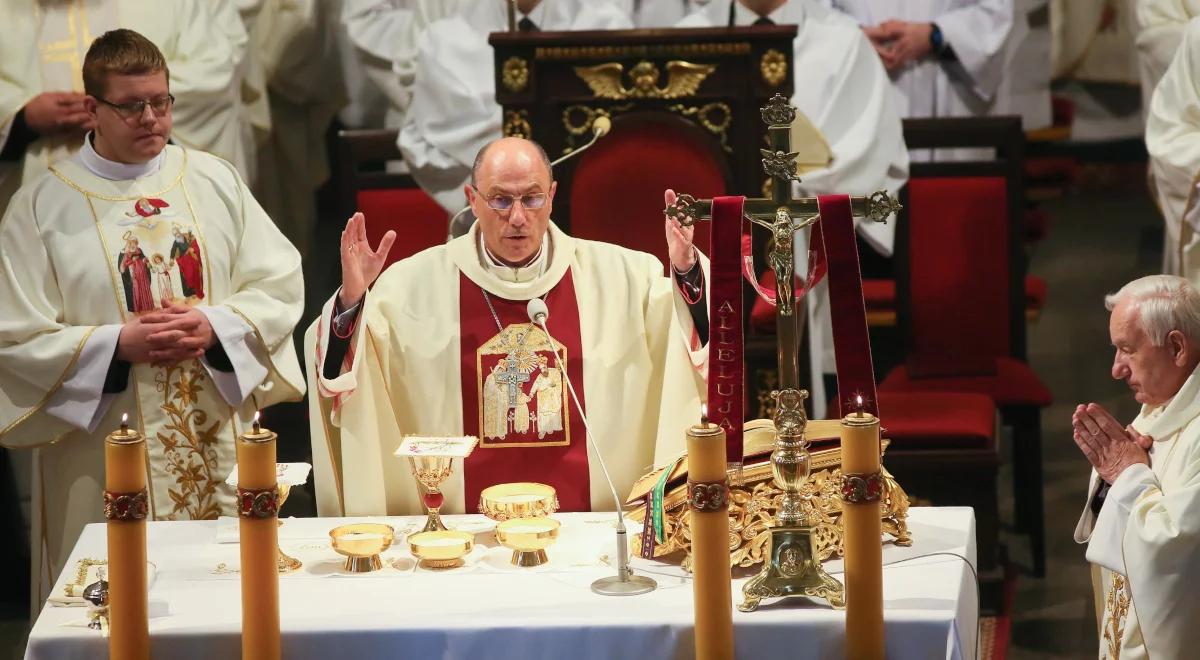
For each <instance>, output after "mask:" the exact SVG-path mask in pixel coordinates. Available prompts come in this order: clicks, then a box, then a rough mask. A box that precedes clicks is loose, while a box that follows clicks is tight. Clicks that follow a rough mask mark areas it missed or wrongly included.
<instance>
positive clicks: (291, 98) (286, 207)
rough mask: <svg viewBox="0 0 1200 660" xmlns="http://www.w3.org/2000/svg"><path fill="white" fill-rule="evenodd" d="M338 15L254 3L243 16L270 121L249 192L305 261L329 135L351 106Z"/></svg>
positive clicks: (297, 3)
mask: <svg viewBox="0 0 1200 660" xmlns="http://www.w3.org/2000/svg"><path fill="white" fill-rule="evenodd" d="M336 9H337V7H336V6H335V4H334V3H331V2H329V1H328V0H291V1H290V2H286V3H283V2H262V1H261V0H254V4H253V5H244V6H243V9H242V17H243V20H245V21H246V27H247V29H248V30H249V31H250V43H251V49H252V50H253V53H254V56H255V58H256V61H257V63H258V65H259V66H261V67H262V73H263V76H264V78H265V80H266V83H267V90H268V92H267V96H268V99H269V105H270V116H271V133H270V136H269V138H268V139H267V140H266V141H265V142H264V143H263V144H262V145H261V146H260V147H259V150H258V154H257V159H258V176H257V178H256V180H255V181H254V183H253V184H252V186H251V187H252V189H253V190H254V196H255V198H257V199H258V201H259V203H260V204H262V207H263V209H264V210H265V211H266V212H267V215H269V216H270V217H271V219H272V220H274V221H275V224H277V225H278V226H279V228H280V230H281V231H283V235H284V236H286V237H287V238H288V240H290V241H291V242H292V244H293V245H295V246H296V249H297V250H299V251H300V254H301V256H302V257H304V256H307V255H308V249H309V243H310V241H311V240H312V238H313V234H314V232H315V228H316V222H317V200H316V191H317V188H319V187H320V186H321V184H322V183H324V182H325V181H326V180H327V179H328V178H329V154H328V153H327V152H326V149H325V133H326V131H327V130H328V129H329V124H330V122H331V121H333V118H334V116H335V115H336V114H337V111H338V109H339V108H341V107H342V105H343V104H344V103H345V99H346V95H345V90H344V89H343V87H342V80H341V71H342V68H341V62H340V61H339V60H338V55H339V53H338V51H337V32H336V31H337V29H338V24H337V20H338V16H337V14H336V12H335V10H336Z"/></svg>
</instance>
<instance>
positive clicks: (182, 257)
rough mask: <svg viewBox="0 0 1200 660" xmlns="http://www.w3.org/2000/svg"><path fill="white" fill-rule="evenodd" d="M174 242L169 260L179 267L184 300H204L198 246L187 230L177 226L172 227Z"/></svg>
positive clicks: (201, 267) (202, 274)
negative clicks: (193, 298)
mask: <svg viewBox="0 0 1200 660" xmlns="http://www.w3.org/2000/svg"><path fill="white" fill-rule="evenodd" d="M172 231H173V233H174V234H175V241H174V242H173V243H172V244H171V259H172V260H173V261H174V262H175V264H176V265H177V266H178V267H179V282H180V283H181V284H182V285H183V296H184V297H185V298H191V297H193V296H194V297H196V298H201V299H203V298H204V270H203V266H204V264H203V261H202V260H201V257H200V244H199V243H197V242H196V236H195V234H193V233H192V231H191V230H190V229H189V230H187V231H186V232H185V231H184V230H183V228H182V227H180V226H179V225H175V226H174V227H172Z"/></svg>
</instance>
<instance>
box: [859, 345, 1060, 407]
mask: <svg viewBox="0 0 1200 660" xmlns="http://www.w3.org/2000/svg"><path fill="white" fill-rule="evenodd" d="M879 390H880V393H879V396H880V397H882V396H883V393H884V392H975V393H978V394H986V395H988V396H990V397H991V398H993V399H995V401H996V402H997V403H999V404H1000V405H1004V406H1037V407H1045V406H1048V405H1050V404H1051V403H1053V402H1054V397H1053V395H1051V394H1050V390H1048V389H1046V386H1045V385H1043V384H1042V381H1041V380H1040V379H1039V378H1038V377H1037V374H1035V373H1033V370H1032V369H1030V368H1029V365H1027V364H1025V363H1024V362H1022V361H1020V360H1016V359H1014V358H1008V357H1000V358H996V361H995V372H994V373H993V374H990V375H988V374H979V375H964V376H939V377H933V378H918V377H913V375H912V373H911V371H910V369H909V367H908V366H907V365H900V366H898V367H896V368H895V369H892V371H891V372H889V373H888V375H887V377H886V378H884V379H883V382H882V383H880V384H879Z"/></svg>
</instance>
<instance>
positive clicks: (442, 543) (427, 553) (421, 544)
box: [408, 530, 475, 569]
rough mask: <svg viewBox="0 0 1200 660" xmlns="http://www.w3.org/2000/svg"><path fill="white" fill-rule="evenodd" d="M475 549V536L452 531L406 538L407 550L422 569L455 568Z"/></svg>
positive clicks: (426, 533) (433, 532)
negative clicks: (419, 563)
mask: <svg viewBox="0 0 1200 660" xmlns="http://www.w3.org/2000/svg"><path fill="white" fill-rule="evenodd" d="M473 547H475V536H474V535H473V534H468V533H466V532H455V531H452V530H444V531H432V532H419V533H417V534H413V535H412V536H410V537H408V549H409V551H410V552H412V553H413V556H414V557H416V558H417V559H419V560H421V566H422V567H424V568H434V569H442V568H457V567H459V566H462V565H463V563H464V562H463V557H466V556H467V554H469V553H470V552H471V548H473Z"/></svg>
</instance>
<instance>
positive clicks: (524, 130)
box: [504, 110, 533, 140]
mask: <svg viewBox="0 0 1200 660" xmlns="http://www.w3.org/2000/svg"><path fill="white" fill-rule="evenodd" d="M504 137H519V138H525V139H526V140H528V139H530V138H531V137H533V127H532V126H530V124H529V111H528V110H507V111H505V113H504Z"/></svg>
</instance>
